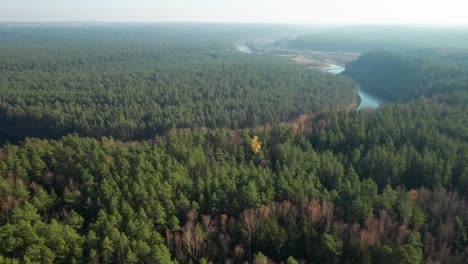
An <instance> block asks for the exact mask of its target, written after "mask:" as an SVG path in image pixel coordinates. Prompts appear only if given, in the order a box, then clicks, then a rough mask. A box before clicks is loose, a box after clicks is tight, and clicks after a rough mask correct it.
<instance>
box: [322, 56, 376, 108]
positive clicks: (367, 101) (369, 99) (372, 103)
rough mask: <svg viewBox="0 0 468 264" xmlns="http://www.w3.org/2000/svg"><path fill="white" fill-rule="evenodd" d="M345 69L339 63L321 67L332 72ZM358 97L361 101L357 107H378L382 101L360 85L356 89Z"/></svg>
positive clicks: (339, 71) (337, 72) (335, 72)
mask: <svg viewBox="0 0 468 264" xmlns="http://www.w3.org/2000/svg"><path fill="white" fill-rule="evenodd" d="M344 70H345V68H344V67H342V66H339V65H334V64H330V65H329V66H328V67H326V68H323V71H325V72H329V73H332V74H340V73H342V72H343V71H344ZM358 94H359V97H360V98H361V103H360V104H359V106H358V108H357V109H364V108H377V107H379V106H380V105H381V104H382V103H383V101H382V100H380V99H379V98H377V97H374V96H372V95H370V94H368V93H366V92H364V91H363V90H361V87H359V89H358Z"/></svg>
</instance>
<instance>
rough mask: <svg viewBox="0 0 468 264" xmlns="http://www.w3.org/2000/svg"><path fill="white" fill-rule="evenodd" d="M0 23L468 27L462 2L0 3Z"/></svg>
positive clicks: (208, 0) (73, 0) (80, 0)
mask: <svg viewBox="0 0 468 264" xmlns="http://www.w3.org/2000/svg"><path fill="white" fill-rule="evenodd" d="M0 21H2V22H13V21H16V22H52V21H71V22H79V21H99V22H161V21H167V22H170V21H197V22H265V23H270V22H273V23H292V24H317V23H320V24H330V23H331V24H342V23H350V24H454V25H456V24H463V25H468V0H442V1H439V0H386V1H382V0H320V1H319V0H286V1H280V0H229V1H228V0H0Z"/></svg>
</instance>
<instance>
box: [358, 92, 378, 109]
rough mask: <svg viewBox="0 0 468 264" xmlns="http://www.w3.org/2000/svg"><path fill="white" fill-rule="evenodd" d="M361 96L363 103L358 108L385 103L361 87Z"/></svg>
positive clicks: (374, 106)
mask: <svg viewBox="0 0 468 264" xmlns="http://www.w3.org/2000/svg"><path fill="white" fill-rule="evenodd" d="M359 97H361V103H360V104H359V106H358V108H357V109H358V110H359V109H364V108H377V107H379V106H380V105H381V104H382V103H383V101H382V100H380V99H379V98H377V97H374V96H372V95H370V94H368V93H366V92H364V91H363V90H361V88H359Z"/></svg>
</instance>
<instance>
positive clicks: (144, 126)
mask: <svg viewBox="0 0 468 264" xmlns="http://www.w3.org/2000/svg"><path fill="white" fill-rule="evenodd" d="M176 29H177V28H176ZM172 30H173V29H172V28H169V29H165V27H161V28H156V29H153V28H150V29H147V28H145V27H143V28H139V27H137V28H136V29H135V30H133V31H132V30H130V29H128V28H125V27H124V28H123V29H121V30H120V29H119V28H114V27H109V28H93V27H91V28H81V27H78V28H74V27H71V28H65V29H62V28H55V27H52V28H39V29H21V28H20V29H16V28H15V29H12V30H10V31H5V32H4V33H3V36H2V38H1V39H0V89H1V90H2V93H1V94H0V126H1V131H0V133H1V134H2V135H3V136H4V137H6V138H9V139H14V137H17V138H22V137H25V136H33V137H49V138H58V137H60V136H62V135H66V134H67V133H73V132H76V133H79V134H80V135H84V136H95V137H99V136H112V137H114V138H117V139H148V138H152V137H153V136H154V135H156V134H160V135H161V134H164V133H165V132H167V131H168V130H170V129H172V128H188V127H201V126H203V127H209V128H215V127H229V128H243V127H254V126H259V125H264V124H267V123H273V122H280V121H286V120H288V119H290V118H295V117H297V116H298V115H299V114H301V113H308V114H315V113H318V112H322V111H326V110H330V109H335V108H349V107H350V106H351V105H352V104H353V103H354V102H355V99H356V98H357V88H356V84H355V83H354V82H353V81H352V80H351V79H349V78H346V77H338V78H337V77H333V76H331V75H330V74H322V73H320V72H316V71H310V70H307V69H305V68H303V67H300V66H298V65H295V64H294V63H292V62H290V61H288V60H286V59H282V58H278V57H274V56H264V55H247V54H242V53H240V52H238V51H236V50H235V49H234V42H229V43H227V42H226V38H224V37H219V38H218V39H216V38H214V37H213V35H214V34H213V33H209V30H207V31H208V33H203V32H204V31H202V33H201V36H196V35H195V34H194V33H190V30H188V29H185V27H182V29H180V31H181V32H177V31H176V32H175V33H174V32H172ZM224 30H226V29H224ZM185 32H187V33H186V34H185ZM222 32H224V31H222ZM222 32H221V36H222V35H223V34H222ZM177 33H178V34H177ZM205 35H206V38H205V39H204V38H203V36H205ZM200 37H202V38H201V39H202V40H200ZM232 38H233V37H231V39H230V40H232Z"/></svg>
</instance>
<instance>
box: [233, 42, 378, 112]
mask: <svg viewBox="0 0 468 264" xmlns="http://www.w3.org/2000/svg"><path fill="white" fill-rule="evenodd" d="M234 46H235V47H236V49H237V50H238V51H240V52H243V53H249V54H250V53H252V50H251V49H250V48H249V47H248V46H246V45H245V44H244V42H238V43H236V44H235V45H234ZM344 70H345V68H344V67H343V66H339V65H335V64H328V67H325V68H322V71H324V72H328V73H331V74H340V73H342V72H343V71H344ZM358 94H359V97H360V98H361V103H360V104H359V106H358V108H357V109H358V110H359V109H364V108H377V107H379V106H380V105H381V104H382V103H383V101H382V100H380V99H379V98H377V97H374V96H372V95H370V94H368V93H366V92H364V91H363V90H362V89H361V87H358Z"/></svg>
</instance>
